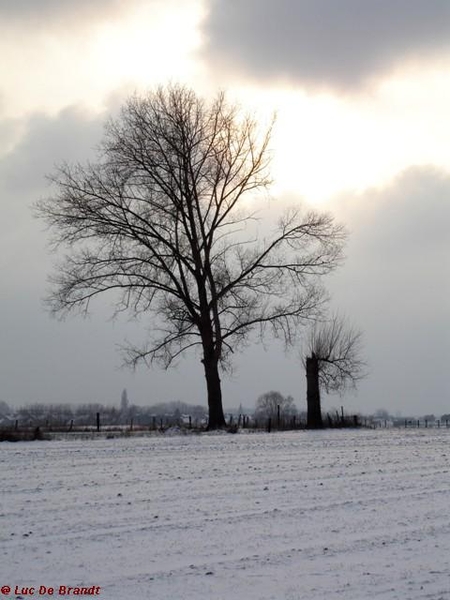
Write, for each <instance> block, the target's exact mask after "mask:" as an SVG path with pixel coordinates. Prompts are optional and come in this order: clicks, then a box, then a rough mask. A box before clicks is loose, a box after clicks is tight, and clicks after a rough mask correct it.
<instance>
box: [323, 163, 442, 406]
mask: <svg viewBox="0 0 450 600" xmlns="http://www.w3.org/2000/svg"><path fill="white" fill-rule="evenodd" d="M449 199H450V175H449V174H448V173H445V172H442V171H439V170H437V169H435V168H432V167H429V168H426V167H420V168H419V167H418V168H411V169H409V170H408V171H406V172H405V173H403V174H402V175H401V176H400V177H398V178H397V179H396V180H395V181H394V182H392V184H390V185H389V186H387V187H385V188H382V189H376V190H369V191H367V192H366V193H365V194H363V195H360V196H358V197H357V198H353V199H350V198H347V199H346V201H345V202H344V201H342V203H340V204H339V203H338V205H337V207H338V208H337V210H338V211H339V213H340V214H341V215H342V217H343V220H344V221H345V222H346V223H347V224H348V226H349V227H350V229H351V237H350V241H349V246H348V251H347V256H348V258H347V261H346V264H345V265H344V267H343V268H342V270H341V271H340V272H338V273H336V275H335V276H334V278H333V280H332V281H331V286H330V287H331V290H332V295H333V303H334V304H335V305H336V306H337V307H342V308H343V309H344V310H345V312H346V313H347V314H348V315H349V316H350V317H351V318H352V320H354V321H355V322H356V323H357V324H358V325H359V326H360V327H361V328H362V329H363V331H364V334H365V342H366V352H367V356H368V359H369V363H370V370H371V374H370V377H369V378H368V379H367V380H366V381H365V382H363V383H362V385H361V394H360V396H361V397H364V398H366V399H367V400H368V401H369V402H370V404H371V405H372V408H374V409H376V408H382V407H385V408H388V409H393V410H394V412H395V410H401V411H403V413H404V414H405V413H408V412H409V413H412V414H426V412H427V411H428V408H430V410H431V412H433V411H439V410H440V411H441V412H446V403H447V397H448V381H447V376H446V373H447V371H448V366H447V365H448V361H449V360H450V330H449V329H448V323H449V320H450V308H449V304H448V297H449V295H450V276H449V274H450V237H449V235H448V226H447V224H448V222H449V221H450V202H449Z"/></svg>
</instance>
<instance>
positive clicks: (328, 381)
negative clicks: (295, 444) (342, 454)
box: [304, 315, 365, 429]
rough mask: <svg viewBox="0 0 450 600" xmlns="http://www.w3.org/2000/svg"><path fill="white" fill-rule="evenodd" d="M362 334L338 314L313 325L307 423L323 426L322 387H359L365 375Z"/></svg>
mask: <svg viewBox="0 0 450 600" xmlns="http://www.w3.org/2000/svg"><path fill="white" fill-rule="evenodd" d="M361 337H362V334H361V332H360V331H358V330H357V329H354V328H353V327H351V326H349V325H348V324H347V323H346V321H345V319H343V318H342V317H340V316H338V315H335V316H333V317H332V318H331V319H330V320H329V321H327V322H324V323H319V324H317V325H316V326H314V327H313V329H312V330H311V333H310V336H309V343H308V347H307V352H306V357H305V359H304V366H305V368H306V383H307V390H306V401H307V413H308V416H307V426H308V427H309V428H311V429H318V428H321V427H323V421H322V409H321V399H320V388H321V387H322V388H323V389H325V391H326V392H327V393H328V392H343V391H344V390H345V389H347V388H348V387H355V386H356V383H357V381H359V380H360V379H362V378H363V377H364V376H365V363H364V362H363V360H362V359H361V357H360V354H361Z"/></svg>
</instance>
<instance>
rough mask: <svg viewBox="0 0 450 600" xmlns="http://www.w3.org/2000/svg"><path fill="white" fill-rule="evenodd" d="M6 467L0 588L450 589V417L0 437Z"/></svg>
mask: <svg viewBox="0 0 450 600" xmlns="http://www.w3.org/2000/svg"><path fill="white" fill-rule="evenodd" d="M0 465H1V470H0V473H1V478H2V490H1V504H0V586H10V587H11V592H10V594H6V593H5V592H6V591H7V590H5V588H3V596H2V595H1V593H0V598H1V597H4V598H16V597H17V596H20V595H21V596H22V597H23V598H27V597H29V596H30V594H28V595H26V594H25V593H20V589H19V590H15V586H19V588H21V587H26V586H31V587H33V588H35V590H34V594H33V597H36V596H38V597H42V598H44V597H45V598H47V597H48V598H55V597H57V598H61V597H68V595H70V596H72V595H73V594H74V591H77V590H76V589H75V590H72V591H71V592H70V593H69V592H68V591H67V590H68V587H69V586H70V587H76V586H84V587H87V588H91V591H96V592H99V594H98V595H97V597H100V598H104V599H105V600H119V599H120V600H125V599H139V600H147V599H149V600H183V599H186V600H194V599H195V600H197V599H203V598H204V599H207V600H236V599H238V600H241V599H242V600H269V599H274V600H297V599H298V600H300V599H301V600H319V599H321V600H322V599H323V600H325V599H326V600H333V599H336V600H366V599H372V598H383V599H389V600H393V599H394V598H395V599H399V600H409V599H414V600H415V599H419V598H424V599H425V598H428V599H432V600H440V599H448V598H450V512H449V509H450V474H449V472H450V430H446V429H440V430H437V429H436V430H408V431H405V430H398V431H395V430H382V431H321V432H292V433H273V434H270V435H269V434H238V435H200V436H199V435H189V436H166V437H162V436H161V437H157V436H154V437H147V438H133V439H124V438H122V439H109V440H107V439H101V440H100V439H99V440H88V441H86V440H85V441H81V440H79V441H76V440H73V441H53V442H33V443H16V444H12V443H2V444H0ZM39 586H45V587H46V588H48V587H53V588H54V593H53V595H47V594H45V595H41V596H39ZM59 586H66V588H65V589H62V592H65V595H64V596H63V595H60V594H59V591H60V590H59ZM92 586H100V589H97V588H92ZM15 591H16V592H19V593H14V592H15ZM43 591H44V588H41V592H43ZM78 591H79V590H78Z"/></svg>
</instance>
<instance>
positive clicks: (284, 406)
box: [255, 390, 297, 420]
mask: <svg viewBox="0 0 450 600" xmlns="http://www.w3.org/2000/svg"><path fill="white" fill-rule="evenodd" d="M278 414H280V417H281V418H282V419H283V418H286V417H290V416H293V415H295V414H297V408H296V406H295V404H294V399H293V397H292V396H283V395H282V394H280V392H276V391H274V390H272V391H270V392H266V393H265V394H261V396H259V398H258V399H257V401H256V409H255V418H256V419H268V418H271V419H273V420H275V419H276V418H277V417H278Z"/></svg>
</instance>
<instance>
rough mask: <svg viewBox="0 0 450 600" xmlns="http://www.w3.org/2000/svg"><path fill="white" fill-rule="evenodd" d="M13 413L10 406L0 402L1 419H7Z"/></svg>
mask: <svg viewBox="0 0 450 600" xmlns="http://www.w3.org/2000/svg"><path fill="white" fill-rule="evenodd" d="M11 412H12V411H11V408H10V407H9V405H8V404H7V403H6V402H4V401H3V400H0V417H7V416H8V415H10V414H11Z"/></svg>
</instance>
